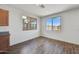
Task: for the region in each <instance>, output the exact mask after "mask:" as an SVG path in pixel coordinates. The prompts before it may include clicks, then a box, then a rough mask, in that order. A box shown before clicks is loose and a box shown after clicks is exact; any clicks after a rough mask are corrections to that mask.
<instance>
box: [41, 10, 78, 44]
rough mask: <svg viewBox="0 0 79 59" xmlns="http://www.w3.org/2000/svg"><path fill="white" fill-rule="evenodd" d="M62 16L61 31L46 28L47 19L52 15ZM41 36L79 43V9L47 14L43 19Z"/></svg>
mask: <svg viewBox="0 0 79 59" xmlns="http://www.w3.org/2000/svg"><path fill="white" fill-rule="evenodd" d="M55 16H61V31H60V32H56V31H53V30H52V31H49V30H46V20H47V18H50V17H55ZM41 22H42V29H41V33H42V34H41V36H45V37H48V38H52V39H57V40H61V41H65V42H70V43H74V44H79V9H73V10H70V11H66V12H62V13H58V14H54V15H50V16H46V17H44V18H42V19H41Z"/></svg>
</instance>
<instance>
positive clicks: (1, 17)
mask: <svg viewBox="0 0 79 59" xmlns="http://www.w3.org/2000/svg"><path fill="white" fill-rule="evenodd" d="M8 16H9V15H8V11H7V10H3V9H0V26H8Z"/></svg>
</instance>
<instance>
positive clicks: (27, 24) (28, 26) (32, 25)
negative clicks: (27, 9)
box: [22, 16, 37, 30]
mask: <svg viewBox="0 0 79 59" xmlns="http://www.w3.org/2000/svg"><path fill="white" fill-rule="evenodd" d="M22 19H23V30H35V29H37V19H36V18H33V17H26V16H22Z"/></svg>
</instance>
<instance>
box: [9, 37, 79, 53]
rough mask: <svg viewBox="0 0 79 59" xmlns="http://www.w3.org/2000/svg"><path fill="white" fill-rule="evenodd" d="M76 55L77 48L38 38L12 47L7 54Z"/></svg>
mask: <svg viewBox="0 0 79 59" xmlns="http://www.w3.org/2000/svg"><path fill="white" fill-rule="evenodd" d="M71 53H72V54H78V53H79V46H76V45H73V44H68V43H65V42H61V41H57V40H53V39H49V38H45V37H38V38H35V39H32V40H29V41H26V42H24V43H21V44H17V45H15V46H13V47H12V49H11V50H10V51H9V52H8V54H71Z"/></svg>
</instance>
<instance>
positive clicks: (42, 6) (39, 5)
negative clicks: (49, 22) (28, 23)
mask: <svg viewBox="0 0 79 59" xmlns="http://www.w3.org/2000/svg"><path fill="white" fill-rule="evenodd" d="M36 6H38V7H41V8H45V5H44V4H37V5H36Z"/></svg>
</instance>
